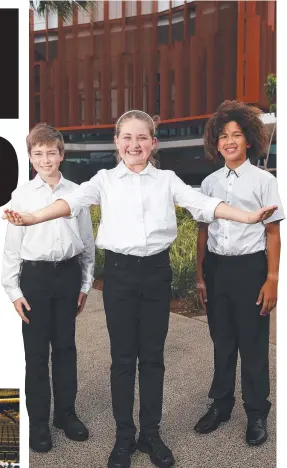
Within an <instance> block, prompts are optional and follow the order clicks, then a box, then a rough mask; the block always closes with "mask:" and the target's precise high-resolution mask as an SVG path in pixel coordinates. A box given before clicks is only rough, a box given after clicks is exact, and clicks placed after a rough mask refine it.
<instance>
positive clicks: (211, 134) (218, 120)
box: [204, 101, 269, 161]
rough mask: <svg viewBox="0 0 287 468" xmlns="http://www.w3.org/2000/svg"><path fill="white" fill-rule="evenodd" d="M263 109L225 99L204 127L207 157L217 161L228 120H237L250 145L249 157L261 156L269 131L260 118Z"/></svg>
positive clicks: (265, 146) (264, 149) (264, 150)
mask: <svg viewBox="0 0 287 468" xmlns="http://www.w3.org/2000/svg"><path fill="white" fill-rule="evenodd" d="M261 114H262V112H261V110H260V109H258V108H257V107H254V106H250V105H247V104H244V102H239V101H223V102H222V103H221V104H220V106H219V107H218V109H217V111H216V112H215V113H214V114H213V115H212V116H211V117H210V119H209V120H208V121H207V123H206V125H205V129H204V151H205V156H206V158H207V159H209V160H211V161H217V160H218V159H219V158H220V153H219V152H218V150H217V143H218V138H219V136H220V134H221V132H222V130H223V128H224V126H225V125H226V124H227V123H228V122H233V121H234V122H237V124H238V125H239V127H240V128H241V130H242V132H243V133H244V135H245V138H246V140H247V142H248V144H249V145H250V148H247V152H246V157H247V158H252V159H253V158H261V157H262V156H263V155H264V154H265V153H266V150H267V146H268V143H269V133H268V130H267V128H266V127H265V125H264V123H263V122H262V120H261V119H260V115H261Z"/></svg>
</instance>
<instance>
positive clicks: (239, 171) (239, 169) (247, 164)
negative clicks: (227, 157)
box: [223, 159, 251, 177]
mask: <svg viewBox="0 0 287 468" xmlns="http://www.w3.org/2000/svg"><path fill="white" fill-rule="evenodd" d="M250 166H251V162H250V160H249V159H246V161H244V163H242V164H240V166H238V167H237V168H236V170H233V169H230V168H229V167H228V166H226V165H225V166H224V168H223V172H224V175H225V177H228V176H229V175H230V174H232V173H233V172H234V174H235V175H236V176H237V177H240V176H241V175H242V174H243V172H244V171H246V170H247V169H249V168H250Z"/></svg>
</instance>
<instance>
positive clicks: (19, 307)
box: [13, 297, 31, 323]
mask: <svg viewBox="0 0 287 468" xmlns="http://www.w3.org/2000/svg"><path fill="white" fill-rule="evenodd" d="M13 305H14V307H15V310H16V311H17V313H18V314H19V315H20V317H21V319H22V320H23V321H24V322H26V323H29V322H30V321H29V319H28V317H27V316H26V315H25V312H24V308H25V309H26V311H28V312H29V311H30V310H31V307H30V305H29V304H28V302H27V300H26V299H25V297H20V298H19V299H17V300H16V301H14V302H13Z"/></svg>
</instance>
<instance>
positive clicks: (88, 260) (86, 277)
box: [78, 208, 95, 294]
mask: <svg viewBox="0 0 287 468" xmlns="http://www.w3.org/2000/svg"><path fill="white" fill-rule="evenodd" d="M78 223H79V231H80V236H81V239H82V242H83V244H84V250H83V252H82V253H81V254H80V256H79V261H80V265H81V268H82V286H81V291H82V292H84V293H86V294H88V292H89V290H90V288H91V286H92V284H93V281H94V268H95V240H94V233H93V225H92V220H91V214H90V210H89V209H88V208H83V209H82V210H81V211H80V213H79V215H78Z"/></svg>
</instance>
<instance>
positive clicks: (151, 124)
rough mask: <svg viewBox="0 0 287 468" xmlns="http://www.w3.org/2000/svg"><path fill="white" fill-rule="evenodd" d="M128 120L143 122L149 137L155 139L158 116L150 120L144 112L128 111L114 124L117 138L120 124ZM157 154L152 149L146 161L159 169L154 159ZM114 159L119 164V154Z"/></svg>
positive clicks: (157, 162)
mask: <svg viewBox="0 0 287 468" xmlns="http://www.w3.org/2000/svg"><path fill="white" fill-rule="evenodd" d="M129 119H137V120H141V121H143V122H145V123H146V124H147V126H148V129H149V132H150V135H151V137H152V138H155V132H156V127H157V122H158V120H159V117H158V116H155V117H154V118H152V117H151V116H150V115H149V114H147V113H146V112H144V111H141V110H130V111H128V112H125V113H124V114H122V115H121V116H120V117H119V118H118V120H117V122H116V129H115V134H116V137H117V138H118V137H119V134H120V131H121V126H122V124H123V123H124V122H125V121H126V120H129ZM156 154H157V149H156V148H155V149H153V150H152V152H151V154H150V156H149V157H148V161H149V162H150V163H151V164H152V165H153V166H155V167H159V161H158V160H157V159H155V155H156ZM116 158H117V163H120V162H121V159H122V158H121V157H120V155H119V152H118V151H117V152H116Z"/></svg>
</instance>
